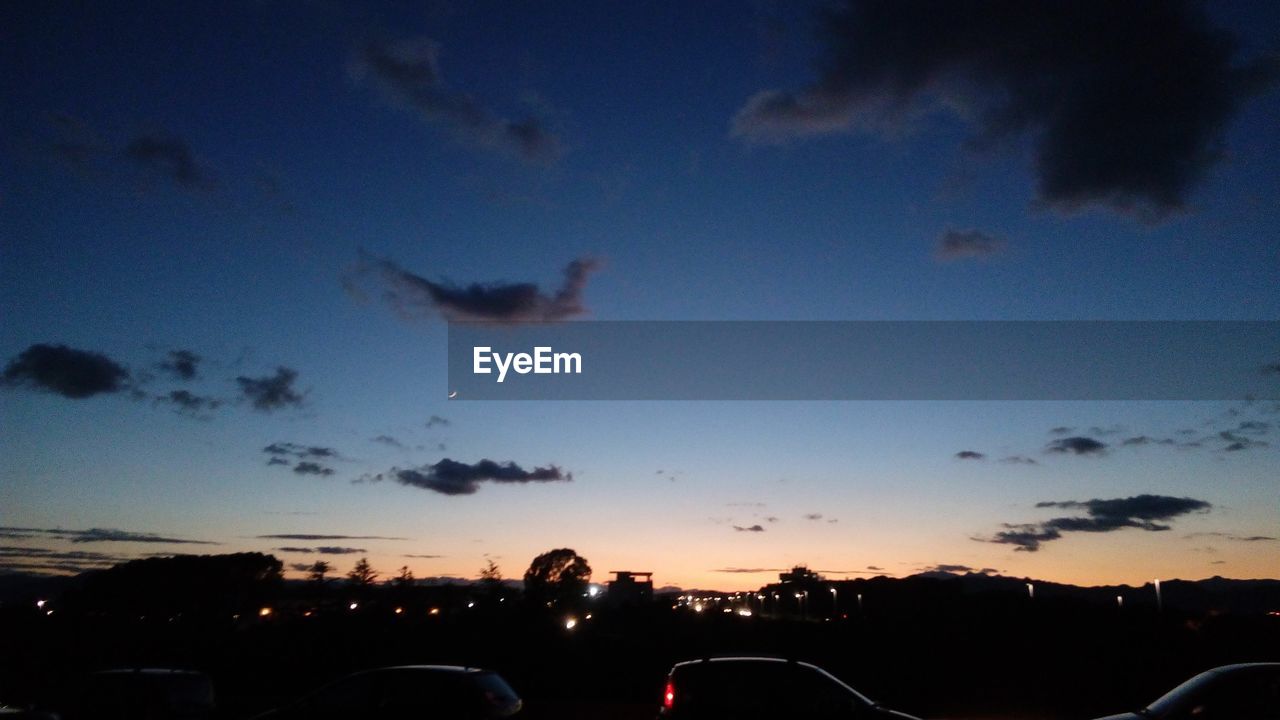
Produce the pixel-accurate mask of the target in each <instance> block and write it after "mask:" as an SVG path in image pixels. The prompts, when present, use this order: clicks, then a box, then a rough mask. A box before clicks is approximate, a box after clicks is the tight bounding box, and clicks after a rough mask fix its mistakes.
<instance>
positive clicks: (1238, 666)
mask: <svg viewBox="0 0 1280 720" xmlns="http://www.w3.org/2000/svg"><path fill="white" fill-rule="evenodd" d="M1259 667H1280V662H1252V663H1235V664H1234V665H1219V666H1218V667H1216V668H1211V669H1209V670H1205V672H1206V673H1223V672H1231V671H1233V670H1241V669H1243V668H1259Z"/></svg>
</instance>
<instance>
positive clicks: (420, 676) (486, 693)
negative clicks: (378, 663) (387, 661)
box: [258, 665, 523, 720]
mask: <svg viewBox="0 0 1280 720" xmlns="http://www.w3.org/2000/svg"><path fill="white" fill-rule="evenodd" d="M522 706H523V702H522V701H521V700H520V697H519V696H518V695H516V692H515V691H514V690H512V689H511V686H510V685H508V684H507V681H506V680H503V679H502V676H501V675H499V674H498V673H495V672H492V671H489V670H481V669H479V668H469V667H456V666H452V665H405V666H400V667H387V668H379V669H377V670H366V671H364V672H358V673H355V674H353V675H348V676H346V677H344V678H342V679H341V680H338V681H336V682H334V683H333V684H331V685H327V686H325V687H323V688H321V689H319V690H317V691H316V692H314V693H312V694H310V695H308V696H306V697H304V698H302V699H301V700H299V701H297V702H295V703H293V704H292V705H288V706H285V707H283V708H280V709H278V710H273V711H271V712H268V713H265V714H263V715H259V716H258V720H268V718H270V720H304V719H305V720H317V719H321V718H332V719H333V720H338V719H339V718H341V719H342V720H401V719H403V720H409V719H410V718H412V720H499V719H500V718H509V717H511V716H512V715H515V714H516V713H518V712H520V709H521V707H522Z"/></svg>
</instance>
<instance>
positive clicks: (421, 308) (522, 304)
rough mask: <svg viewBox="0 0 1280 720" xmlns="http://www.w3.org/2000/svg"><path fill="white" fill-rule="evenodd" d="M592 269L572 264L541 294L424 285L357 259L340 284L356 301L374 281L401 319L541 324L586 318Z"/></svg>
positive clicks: (395, 268) (532, 289) (386, 263)
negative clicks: (585, 301) (584, 296)
mask: <svg viewBox="0 0 1280 720" xmlns="http://www.w3.org/2000/svg"><path fill="white" fill-rule="evenodd" d="M598 268H599V263H598V262H597V261H595V260H593V259H590V258H580V259H577V260H574V261H572V262H570V263H569V264H568V266H567V267H565V270H564V281H563V283H562V284H561V286H560V289H559V290H556V291H555V292H553V293H545V292H543V291H542V290H541V289H540V288H539V287H538V286H537V285H536V284H534V283H527V282H522V283H511V282H495V283H471V284H469V285H455V284H453V283H450V282H447V281H434V280H428V279H427V278H425V277H422V276H421V275H416V274H414V273H412V272H409V271H408V270H405V269H404V268H402V267H400V266H399V265H397V264H396V263H394V262H392V261H391V260H387V259H383V258H377V257H374V256H371V255H368V254H366V253H361V255H360V262H359V264H358V265H357V267H356V269H355V270H354V271H353V272H352V273H350V274H349V275H348V276H347V277H346V278H345V280H344V282H345V284H346V286H347V288H348V289H349V290H351V291H353V292H355V293H357V294H361V295H362V294H363V291H362V290H360V285H361V283H362V282H364V281H366V280H367V279H369V278H376V279H378V280H379V281H380V284H381V291H380V292H379V293H378V294H379V295H380V296H381V297H382V298H383V299H384V300H386V301H387V302H388V303H389V304H390V305H391V306H392V308H394V309H395V310H396V312H398V313H400V314H401V315H402V316H405V317H421V316H428V317H430V316H439V317H441V318H444V319H445V320H487V321H492V322H504V323H521V322H544V321H552V320H567V319H569V318H573V317H577V316H580V315H584V314H586V312H587V308H586V306H585V305H584V304H583V300H582V293H583V291H584V290H585V289H586V286H587V279H588V278H589V277H590V275H591V273H592V272H594V271H595V270H596V269H598ZM433 419H435V416H433ZM439 420H443V418H439ZM447 424H448V422H447V421H445V422H436V423H432V422H431V420H428V421H427V427H434V425H447Z"/></svg>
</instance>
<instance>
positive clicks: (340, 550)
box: [276, 545, 368, 555]
mask: <svg viewBox="0 0 1280 720" xmlns="http://www.w3.org/2000/svg"><path fill="white" fill-rule="evenodd" d="M276 550H277V551H279V552H286V553H298V554H300V555H311V554H320V555H355V554H357V553H363V552H368V550H365V549H364V548H357V547H341V546H338V545H320V546H318V547H278V548H276Z"/></svg>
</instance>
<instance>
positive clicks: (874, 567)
mask: <svg viewBox="0 0 1280 720" xmlns="http://www.w3.org/2000/svg"><path fill="white" fill-rule="evenodd" d="M867 569H868V570H871V571H872V572H884V568H882V567H878V566H876V565H868V566H867Z"/></svg>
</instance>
